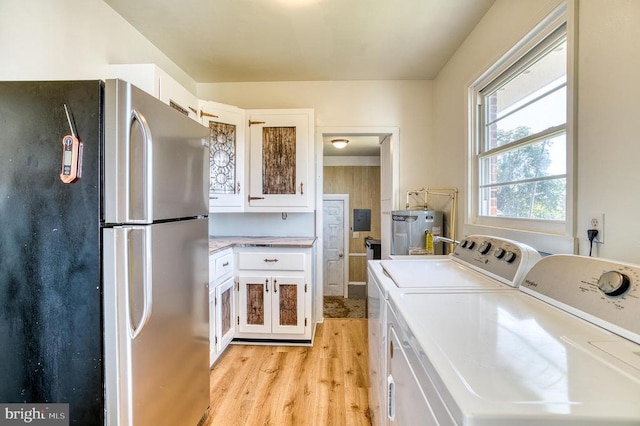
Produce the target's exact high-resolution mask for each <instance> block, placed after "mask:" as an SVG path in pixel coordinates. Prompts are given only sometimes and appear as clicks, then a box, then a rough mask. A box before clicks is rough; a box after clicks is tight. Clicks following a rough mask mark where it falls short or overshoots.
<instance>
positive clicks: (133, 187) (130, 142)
mask: <svg viewBox="0 0 640 426" xmlns="http://www.w3.org/2000/svg"><path fill="white" fill-rule="evenodd" d="M208 136H209V133H208V129H207V128H206V127H204V126H202V125H201V124H199V123H196V122H195V121H193V120H191V119H189V118H188V117H185V116H184V115H182V114H180V113H179V112H177V111H176V110H174V109H173V108H171V107H169V106H168V105H165V104H163V103H162V102H160V101H159V100H157V99H156V98H154V97H153V96H151V95H149V94H147V93H145V92H143V91H142V90H140V89H138V88H137V87H135V86H133V85H131V84H130V83H127V82H125V81H122V80H107V81H106V83H105V150H104V152H105V154H104V162H105V167H104V171H105V172H104V203H105V204H104V208H105V222H106V223H111V224H120V223H152V222H155V221H158V220H164V219H173V218H184V217H195V216H199V215H206V214H207V212H208V189H209V187H208V183H209V148H208V142H207V140H208Z"/></svg>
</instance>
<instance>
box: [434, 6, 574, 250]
mask: <svg viewBox="0 0 640 426" xmlns="http://www.w3.org/2000/svg"><path fill="white" fill-rule="evenodd" d="M560 2H561V0H519V1H512V0H496V2H495V3H494V5H493V6H492V7H491V9H489V11H488V12H487V14H486V15H485V16H484V17H483V18H482V20H481V21H480V23H479V24H478V25H477V26H476V28H475V29H474V30H473V31H472V32H471V34H470V35H469V36H468V37H467V39H466V40H465V41H464V43H463V44H462V45H461V46H460V48H459V49H458V50H457V51H456V53H455V54H454V56H453V57H452V58H451V59H450V60H449V62H448V63H447V65H446V66H445V67H444V68H443V69H442V71H441V72H440V73H439V74H438V77H437V78H436V80H435V81H434V98H433V99H434V122H435V127H434V140H436V141H437V144H436V158H437V161H436V162H435V163H436V164H437V166H438V169H437V171H436V176H437V179H438V181H437V184H438V185H440V186H454V187H457V188H458V189H459V190H460V197H459V204H458V214H457V216H458V217H457V228H458V235H457V236H458V237H462V236H464V235H465V234H468V233H469V232H470V231H469V230H468V229H466V227H465V226H464V223H465V218H466V215H467V211H468V209H467V207H468V206H467V202H468V200H467V192H466V182H467V179H468V178H469V177H468V175H467V169H468V156H467V152H468V150H467V145H468V125H467V120H468V88H469V86H470V85H471V84H472V83H473V82H474V81H475V80H476V79H478V77H480V75H481V74H482V73H483V72H485V71H486V70H487V69H488V68H489V67H491V66H492V65H493V64H494V63H495V62H497V61H498V60H499V59H500V58H501V57H503V56H504V55H505V54H506V53H507V52H508V51H509V50H510V49H511V48H512V47H513V46H514V45H515V44H516V43H517V42H518V41H519V40H520V39H522V38H523V37H524V36H525V35H526V34H527V33H529V32H530V31H531V30H532V29H533V28H534V27H535V26H536V24H538V23H539V22H540V21H541V20H542V19H543V18H544V17H545V16H546V15H547V14H549V13H550V12H551V11H552V10H553V9H554V8H555V7H557V5H558V4H560ZM474 232H478V231H477V230H473V231H471V233H474ZM480 232H482V233H485V232H486V233H492V234H496V235H498V234H499V232H497V231H496V230H487V231H480ZM502 236H506V237H511V238H514V239H518V240H521V241H522V240H525V237H528V236H529V235H526V236H523V235H518V236H517V237H516V236H514V235H505V234H502ZM533 237H535V235H534V236H533ZM526 242H528V243H529V244H532V245H533V246H534V247H536V248H538V249H540V247H539V246H540V245H541V244H540V241H536V240H535V238H532V239H531V240H529V241H526ZM570 246H571V248H572V247H573V245H572V244H570ZM542 249H543V250H545V251H549V250H550V247H542Z"/></svg>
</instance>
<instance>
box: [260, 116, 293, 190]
mask: <svg viewBox="0 0 640 426" xmlns="http://www.w3.org/2000/svg"><path fill="white" fill-rule="evenodd" d="M262 193H263V194H295V193H296V128H295V127H263V128H262Z"/></svg>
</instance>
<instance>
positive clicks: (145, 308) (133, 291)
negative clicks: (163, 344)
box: [123, 227, 153, 340]
mask: <svg viewBox="0 0 640 426" xmlns="http://www.w3.org/2000/svg"><path fill="white" fill-rule="evenodd" d="M148 232H149V229H148V228H143V227H129V228H126V229H125V239H124V240H125V244H124V247H123V249H124V259H125V261H124V269H125V270H124V280H125V292H126V296H127V297H126V299H127V317H128V319H129V321H128V323H129V327H128V328H129V335H130V337H131V340H135V339H136V338H137V337H138V336H139V335H140V333H141V332H142V330H143V329H144V326H145V325H146V324H147V323H148V322H149V319H150V318H151V310H152V306H153V303H152V302H153V299H152V294H153V292H152V288H153V287H152V283H151V259H150V253H151V247H150V246H151V236H150V235H148Z"/></svg>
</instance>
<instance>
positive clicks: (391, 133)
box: [314, 126, 401, 322]
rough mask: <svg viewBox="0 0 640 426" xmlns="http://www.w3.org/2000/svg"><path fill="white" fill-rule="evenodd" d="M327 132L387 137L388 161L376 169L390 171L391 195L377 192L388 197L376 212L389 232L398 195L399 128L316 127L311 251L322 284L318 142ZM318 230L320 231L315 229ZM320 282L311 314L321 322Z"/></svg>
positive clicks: (384, 243) (387, 249)
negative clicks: (313, 229) (313, 312)
mask: <svg viewBox="0 0 640 426" xmlns="http://www.w3.org/2000/svg"><path fill="white" fill-rule="evenodd" d="M331 134H340V135H379V136H385V138H386V137H390V139H389V142H390V143H389V144H388V145H387V146H388V150H389V152H388V153H389V158H388V164H384V165H383V164H380V168H381V169H380V170H381V172H382V167H388V168H390V173H391V178H392V179H391V180H392V182H391V194H380V196H381V198H382V199H385V198H387V197H388V204H389V206H387V207H386V208H385V209H384V210H382V211H381V212H380V216H381V218H380V221H381V224H382V229H384V227H385V226H386V227H388V229H389V235H390V234H391V211H392V210H397V209H398V204H399V197H400V146H401V144H400V128H399V127H387V126H317V127H316V134H315V149H316V170H315V176H316V238H317V242H316V243H317V245H316V250H315V257H316V273H315V276H316V279H315V282H316V283H324V280H323V275H322V268H320V267H319V265H322V262H323V256H322V250H318V249H317V247H318V246H320V247H322V214H320V213H319V212H318V210H319V208H320V207H319V206H321V205H322V195H323V194H324V190H323V178H324V173H323V167H324V155H323V152H322V141H323V137H324V136H325V135H327V136H330V135H331ZM318 230H320V231H318ZM388 240H389V241H385V240H382V242H381V250H382V253H383V254H384V253H388V252H390V248H391V241H390V239H388ZM323 287H324V286H323V285H316V286H315V290H314V303H315V307H314V309H315V313H316V321H318V322H322V321H324V316H323V314H322V310H323V300H324V299H323Z"/></svg>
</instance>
